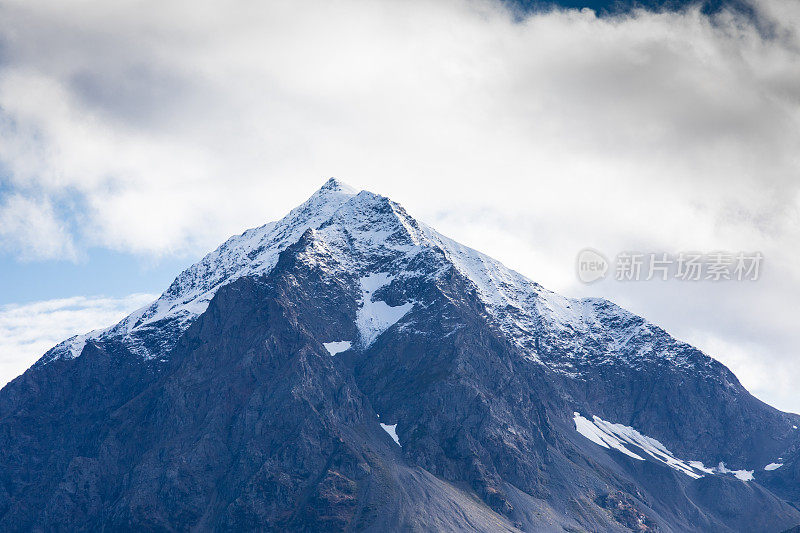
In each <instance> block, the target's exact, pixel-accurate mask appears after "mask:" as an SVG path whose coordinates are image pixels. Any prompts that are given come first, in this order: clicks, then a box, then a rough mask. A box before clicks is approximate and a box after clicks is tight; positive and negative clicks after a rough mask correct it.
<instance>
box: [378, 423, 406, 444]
mask: <svg viewBox="0 0 800 533" xmlns="http://www.w3.org/2000/svg"><path fill="white" fill-rule="evenodd" d="M381 427H382V428H383V430H384V431H385V432H386V433H388V434H389V436H390V437H392V440H393V441H395V442H396V443H397V445H398V446H400V447H401V448H402V444H400V439H399V438H398V437H397V424H391V425H389V424H383V423H381Z"/></svg>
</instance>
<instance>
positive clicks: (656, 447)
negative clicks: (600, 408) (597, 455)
mask: <svg viewBox="0 0 800 533" xmlns="http://www.w3.org/2000/svg"><path fill="white" fill-rule="evenodd" d="M574 420H575V429H576V430H577V431H578V433H580V434H581V435H583V436H584V437H586V438H587V439H589V440H590V441H592V442H594V443H595V444H599V445H600V446H603V447H604V448H609V449H614V450H617V451H619V452H621V453H624V454H625V455H627V456H629V457H633V458H634V459H638V460H639V461H644V460H645V459H644V457H642V456H641V455H648V456H650V457H651V458H652V459H654V460H656V461H658V462H660V463H663V464H665V465H667V466H669V467H670V468H673V469H675V470H677V471H678V472H682V473H684V474H686V475H687V476H689V477H692V478H695V479H697V478H700V477H703V473H704V472H705V473H708V472H710V470H709V469H707V468H705V467H704V466H703V463H701V462H699V461H683V460H681V459H678V458H677V457H675V456H674V455H673V454H672V452H671V451H669V450H668V449H667V448H666V447H665V446H664V445H663V444H661V443H660V442H659V441H657V440H656V439H654V438H651V437H648V436H646V435H642V434H641V433H639V432H638V431H636V430H635V429H633V428H632V427H629V426H625V425H622V424H613V423H611V422H606V421H605V420H603V419H602V418H600V417H598V416H594V417H592V420H589V419H587V418H584V417H583V416H581V415H580V413H574ZM634 450H636V451H634ZM636 452H639V453H636ZM640 453H641V455H640Z"/></svg>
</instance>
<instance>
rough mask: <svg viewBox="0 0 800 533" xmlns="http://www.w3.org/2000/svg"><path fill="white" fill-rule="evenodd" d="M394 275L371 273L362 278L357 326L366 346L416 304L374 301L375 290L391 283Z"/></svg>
mask: <svg viewBox="0 0 800 533" xmlns="http://www.w3.org/2000/svg"><path fill="white" fill-rule="evenodd" d="M392 279H393V278H392V276H390V275H389V274H387V273H385V272H381V273H378V274H370V275H368V276H366V277H364V278H362V279H361V282H360V283H361V295H362V305H361V307H360V308H359V309H358V312H357V314H356V326H357V327H358V331H359V332H360V333H361V341H362V342H363V343H364V346H369V345H370V344H372V343H373V342H374V341H375V339H377V338H378V336H379V335H380V334H381V333H383V332H384V331H386V330H387V329H389V328H390V327H391V326H393V325H394V324H396V323H397V321H398V320H400V319H401V318H403V316H404V315H405V314H406V313H408V312H409V311H410V310H411V308H412V307H413V306H414V304H412V303H410V302H408V303H404V304H402V305H398V306H394V307H392V306H390V305H388V304H387V303H386V302H382V301H380V300H378V301H373V294H374V293H375V291H377V290H378V289H380V288H381V287H384V286H386V285H388V284H389V283H391V281H392Z"/></svg>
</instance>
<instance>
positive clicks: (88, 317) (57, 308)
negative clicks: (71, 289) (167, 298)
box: [0, 294, 157, 386]
mask: <svg viewBox="0 0 800 533" xmlns="http://www.w3.org/2000/svg"><path fill="white" fill-rule="evenodd" d="M156 297H157V296H155V295H153V294H132V295H130V296H126V297H123V298H105V297H100V296H97V297H83V296H79V297H75V298H63V299H59V300H48V301H42V302H33V303H28V304H22V305H18V304H13V305H3V306H0V386H3V385H5V384H6V383H7V382H9V381H11V380H12V379H14V378H15V377H17V376H18V375H20V374H21V373H22V372H24V371H25V369H27V368H28V367H29V366H31V365H32V364H33V363H34V362H35V361H36V360H37V359H39V357H41V356H42V354H44V353H45V352H46V351H47V350H49V349H50V348H52V347H53V346H55V345H56V344H58V343H59V342H61V341H62V340H64V339H67V338H69V337H71V336H73V335H76V334H79V333H86V332H88V331H91V330H93V329H97V328H101V327H107V326H109V325H111V324H114V323H116V322H118V321H119V320H121V319H122V318H124V317H125V316H127V315H128V314H129V313H130V312H131V311H134V310H135V309H137V308H139V307H142V306H144V305H146V304H148V303H150V302H152V301H153V300H154V299H155V298H156Z"/></svg>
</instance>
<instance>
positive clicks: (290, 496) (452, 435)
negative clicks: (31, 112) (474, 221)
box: [0, 180, 800, 532]
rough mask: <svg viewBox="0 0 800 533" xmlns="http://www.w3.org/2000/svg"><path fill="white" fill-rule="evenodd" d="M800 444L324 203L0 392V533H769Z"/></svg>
mask: <svg viewBox="0 0 800 533" xmlns="http://www.w3.org/2000/svg"><path fill="white" fill-rule="evenodd" d="M799 425H800V416H797V415H794V414H788V413H782V412H779V411H777V410H775V409H773V408H771V407H769V406H767V405H765V404H763V403H762V402H760V401H758V400H757V399H755V398H753V397H752V396H751V395H750V394H749V393H748V392H747V391H746V390H745V389H744V388H743V387H742V386H741V384H740V383H739V382H738V380H737V379H736V377H735V376H734V375H733V374H732V373H731V372H730V371H729V370H728V369H727V368H725V367H724V366H723V365H721V364H720V363H718V362H717V361H715V360H713V359H711V358H710V357H708V356H706V355H705V354H703V353H702V352H700V351H698V350H697V349H695V348H693V347H691V346H689V345H687V344H685V343H682V342H680V341H678V340H676V339H673V338H672V337H670V336H669V335H668V334H667V333H666V332H664V331H663V330H662V329H660V328H658V327H657V326H655V325H653V324H650V323H648V322H647V321H645V320H644V319H642V318H640V317H637V316H635V315H633V314H631V313H628V312H627V311H625V310H623V309H621V308H619V307H617V306H616V305H614V304H612V303H611V302H608V301H605V300H596V299H587V300H572V299H567V298H563V297H561V296H559V295H557V294H554V293H552V292H550V291H547V290H546V289H544V288H542V287H541V286H539V285H538V284H536V283H534V282H532V281H530V280H528V279H526V278H524V277H523V276H521V275H519V274H518V273H516V272H513V271H511V270H509V269H507V268H505V267H504V266H503V265H501V264H500V263H498V262H497V261H495V260H493V259H491V258H489V257H487V256H485V255H483V254H480V253H478V252H476V251H474V250H471V249H469V248H466V247H464V246H462V245H459V244H458V243H455V242H453V241H452V240H450V239H447V238H446V237H444V236H442V235H440V234H438V233H437V232H435V231H434V230H432V229H431V228H429V227H427V226H425V225H424V224H421V223H419V222H418V221H416V220H414V219H413V218H412V217H410V216H409V215H408V214H407V213H406V212H405V210H404V209H403V208H402V207H400V206H399V205H397V204H396V203H394V202H392V201H390V200H389V199H387V198H385V197H382V196H379V195H376V194H373V193H370V192H366V191H361V192H356V191H353V190H351V189H349V188H348V187H346V186H345V185H343V184H341V183H339V182H337V181H335V180H331V181H329V182H328V183H326V184H325V185H324V186H323V187H322V189H320V190H319V191H318V192H317V193H315V194H314V195H313V196H312V197H311V198H310V199H309V200H308V201H307V202H306V203H304V204H303V205H301V206H300V207H298V208H297V209H295V210H293V211H291V212H290V213H289V214H288V215H287V216H286V217H285V218H284V219H282V220H280V221H278V222H274V223H270V224H267V225H265V226H262V227H260V228H255V229H252V230H249V231H247V232H245V233H243V234H242V235H240V236H236V237H233V238H231V239H229V240H228V241H227V242H225V243H224V244H223V245H222V246H220V248H218V249H217V250H216V251H214V252H212V253H211V254H209V255H208V256H206V257H205V258H204V259H203V260H201V261H200V262H199V263H197V264H196V265H194V266H192V267H190V268H189V269H187V270H186V271H184V272H183V273H181V274H180V275H179V276H178V277H177V278H176V280H175V281H174V282H173V284H172V285H171V286H170V287H169V288H168V289H167V291H165V292H164V294H163V295H162V296H161V297H160V298H159V299H158V300H157V301H156V302H154V303H153V304H152V305H150V306H147V307H146V308H143V309H141V310H139V311H136V312H134V313H133V314H132V315H131V316H129V317H128V318H126V319H125V320H123V321H122V322H120V323H119V324H117V325H115V326H113V327H110V328H108V329H105V330H101V331H95V332H91V333H88V334H85V335H80V336H76V337H73V338H72V339H69V340H67V341H65V342H64V343H61V344H60V345H58V346H56V347H55V348H53V349H52V350H50V351H49V352H48V353H47V354H45V355H44V356H43V357H42V359H40V360H39V361H38V362H37V363H36V364H35V365H34V366H33V367H31V369H29V370H28V371H27V372H26V373H25V374H23V375H22V376H20V377H19V378H17V379H16V380H14V381H12V382H11V383H9V384H8V385H7V386H6V387H4V388H3V389H2V391H0V528H2V529H3V530H9V531H17V530H25V531H28V530H48V531H51V530H54V531H55V530H69V531H74V530H98V529H105V530H115V531H116V530H129V529H131V530H132V529H135V530H143V529H144V530H157V531H175V530H181V531H182V530H287V529H288V530H309V531H328V530H331V531H338V530H372V531H387V530H417V531H443V530H445V531H446V530H455V531H519V530H523V531H676V532H677V531H776V532H778V531H784V530H786V529H789V528H791V527H794V526H796V525H798V524H800V511H798V506H800V489H798V487H800V458H799V457H798V455H799V454H800V432H798V429H797V426H799Z"/></svg>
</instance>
